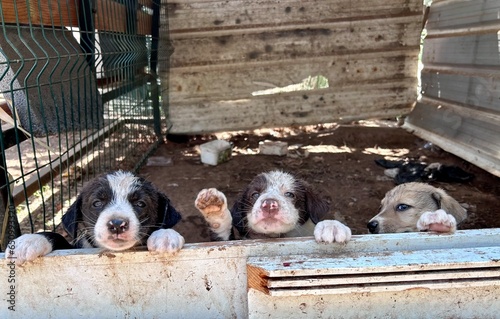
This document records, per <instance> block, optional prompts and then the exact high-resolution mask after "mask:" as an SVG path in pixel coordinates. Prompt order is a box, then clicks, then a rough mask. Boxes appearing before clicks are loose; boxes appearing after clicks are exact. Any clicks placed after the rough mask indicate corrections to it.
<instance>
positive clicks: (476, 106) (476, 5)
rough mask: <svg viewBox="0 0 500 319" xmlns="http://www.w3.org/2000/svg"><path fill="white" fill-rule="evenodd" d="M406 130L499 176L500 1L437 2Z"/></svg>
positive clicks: (429, 24) (431, 15)
mask: <svg viewBox="0 0 500 319" xmlns="http://www.w3.org/2000/svg"><path fill="white" fill-rule="evenodd" d="M426 29H427V37H426V39H425V41H424V53H423V59H422V60H423V61H422V62H423V64H424V69H423V71H422V98H421V99H420V100H419V102H418V103H417V105H416V106H415V108H414V110H413V111H412V112H411V114H410V115H409V116H408V118H407V120H406V123H405V127H407V128H408V129H409V130H411V131H413V132H414V133H415V134H417V135H419V136H421V137H423V138H425V139H427V140H430V141H432V142H434V143H435V144H437V145H438V146H440V147H441V148H443V149H445V150H446V151H449V152H451V153H454V154H455V155H458V156H460V157H462V158H464V159H466V160H468V161H469V162H472V163H473V164H476V165H478V166H479V167H482V168H483V169H485V170H487V171H489V172H491V173H492V174H495V175H497V176H500V50H499V48H500V41H499V39H500V1H498V0H474V1H464V0H441V1H436V0H434V1H433V3H432V6H431V8H430V13H429V20H428V22H427V26H426Z"/></svg>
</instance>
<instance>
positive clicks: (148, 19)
mask: <svg viewBox="0 0 500 319" xmlns="http://www.w3.org/2000/svg"><path fill="white" fill-rule="evenodd" d="M152 23H153V16H152V15H150V14H148V13H146V12H143V11H137V34H142V35H147V34H151V30H152V29H151V28H152Z"/></svg>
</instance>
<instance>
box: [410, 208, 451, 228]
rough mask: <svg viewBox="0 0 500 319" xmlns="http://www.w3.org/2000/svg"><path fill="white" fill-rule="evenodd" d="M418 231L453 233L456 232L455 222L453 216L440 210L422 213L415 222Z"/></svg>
mask: <svg viewBox="0 0 500 319" xmlns="http://www.w3.org/2000/svg"><path fill="white" fill-rule="evenodd" d="M417 228H418V230H420V231H435V232H438V233H454V232H455V231H456V230H457V221H456V219H455V217H453V215H450V214H448V213H447V212H445V211H444V210H442V209H438V210H436V211H434V212H425V213H423V214H422V215H421V216H420V218H419V219H418V222H417Z"/></svg>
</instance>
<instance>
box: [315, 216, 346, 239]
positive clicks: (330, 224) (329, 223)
mask: <svg viewBox="0 0 500 319" xmlns="http://www.w3.org/2000/svg"><path fill="white" fill-rule="evenodd" d="M314 238H315V239H316V241H317V242H318V243H321V242H324V243H333V242H334V241H335V242H338V243H345V242H348V241H349V240H350V239H351V229H350V228H349V227H347V226H346V225H344V224H342V223H341V222H339V221H336V220H324V221H321V222H319V223H317V224H316V226H315V227H314Z"/></svg>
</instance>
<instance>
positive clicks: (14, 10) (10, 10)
mask: <svg viewBox="0 0 500 319" xmlns="http://www.w3.org/2000/svg"><path fill="white" fill-rule="evenodd" d="M1 9H2V15H3V22H4V23H6V24H16V23H19V24H30V23H31V24H33V25H45V26H56V27H62V26H68V27H78V13H77V12H78V6H77V1H60V0H59V1H58V0H53V1H31V0H30V1H14V0H11V1H2V3H1ZM95 13H96V14H95V27H96V28H97V29H99V30H103V31H115V32H125V31H126V23H127V19H126V18H127V16H126V7H125V5H123V4H120V3H118V2H116V1H113V0H98V1H96V11H95ZM138 14H139V17H140V16H142V15H144V13H143V12H141V11H139V12H138ZM110 17H112V18H111V19H110ZM139 19H144V18H139ZM139 21H141V23H143V22H142V20H139ZM146 22H147V21H146ZM150 29H151V28H149V30H150ZM141 32H144V31H143V30H142V29H141ZM148 32H149V33H151V31H148ZM149 33H140V34H149Z"/></svg>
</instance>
